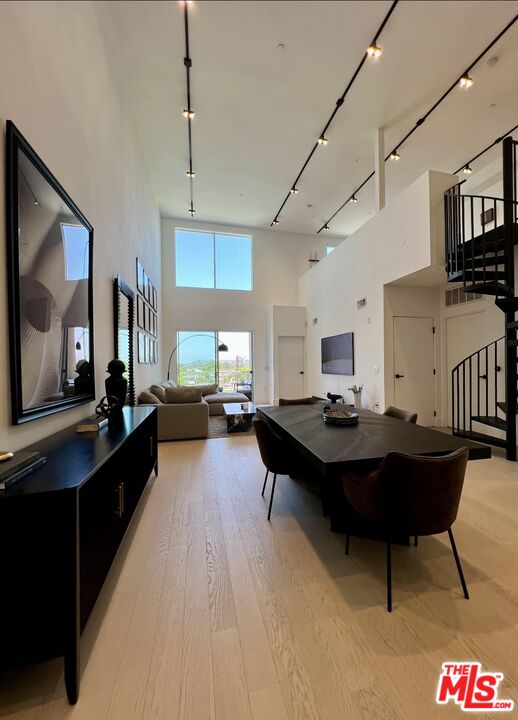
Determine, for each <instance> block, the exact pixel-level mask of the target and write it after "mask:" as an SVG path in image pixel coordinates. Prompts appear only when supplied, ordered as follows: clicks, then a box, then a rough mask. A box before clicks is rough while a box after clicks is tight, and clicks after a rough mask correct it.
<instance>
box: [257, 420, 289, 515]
mask: <svg viewBox="0 0 518 720" xmlns="http://www.w3.org/2000/svg"><path fill="white" fill-rule="evenodd" d="M252 424H253V427H254V430H255V437H256V438H257V444H258V446H259V453H260V454H261V460H262V461H263V463H264V466H265V468H266V475H265V476H264V483H263V491H262V493H261V495H262V496H263V497H264V491H265V490H266V482H267V480H268V474H269V473H273V483H272V493H271V495H270V505H269V507H268V520H269V519H270V517H271V514H272V503H273V494H274V492H275V483H276V482H277V475H290V474H292V473H294V466H295V462H290V459H289V457H288V456H287V451H286V445H285V443H284V441H283V439H282V437H281V436H280V435H278V434H277V433H276V432H275V430H274V429H273V428H272V427H271V425H270V424H269V423H268V422H266V420H264V419H263V418H262V417H258V416H257V415H256V416H255V417H254V418H253V420H252Z"/></svg>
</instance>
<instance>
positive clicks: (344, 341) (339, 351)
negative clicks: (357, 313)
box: [320, 332, 354, 375]
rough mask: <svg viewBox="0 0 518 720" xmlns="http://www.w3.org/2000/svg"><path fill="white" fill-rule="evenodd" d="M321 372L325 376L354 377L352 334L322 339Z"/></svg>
mask: <svg viewBox="0 0 518 720" xmlns="http://www.w3.org/2000/svg"><path fill="white" fill-rule="evenodd" d="M320 342H321V348H322V372H323V373H324V374H326V375H354V333H352V332H349V333H343V334H342V335H332V336H331V337H325V338H322V340H321V341H320Z"/></svg>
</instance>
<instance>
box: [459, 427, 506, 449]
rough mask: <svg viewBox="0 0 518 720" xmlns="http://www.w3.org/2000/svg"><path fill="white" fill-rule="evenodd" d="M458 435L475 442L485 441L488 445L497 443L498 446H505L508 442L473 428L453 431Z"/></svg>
mask: <svg viewBox="0 0 518 720" xmlns="http://www.w3.org/2000/svg"><path fill="white" fill-rule="evenodd" d="M453 434H454V435H455V436H456V437H463V438H466V440H473V441H474V442H480V443H485V444H486V445H495V446H496V447H501V448H505V447H507V443H506V441H505V440H502V439H501V438H496V437H493V436H492V435H485V434H484V433H478V432H474V431H473V430H459V431H458V432H454V433H453Z"/></svg>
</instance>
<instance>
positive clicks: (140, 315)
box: [137, 295, 144, 329]
mask: <svg viewBox="0 0 518 720" xmlns="http://www.w3.org/2000/svg"><path fill="white" fill-rule="evenodd" d="M137 327H139V328H142V329H144V301H143V300H142V298H141V297H140V295H137Z"/></svg>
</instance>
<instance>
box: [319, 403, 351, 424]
mask: <svg viewBox="0 0 518 720" xmlns="http://www.w3.org/2000/svg"><path fill="white" fill-rule="evenodd" d="M323 417H324V422H326V423H329V424H330V425H356V424H357V423H358V418H359V417H360V416H359V414H358V413H357V412H354V411H351V410H346V409H345V408H344V407H343V406H342V407H340V406H338V407H336V406H334V407H333V406H329V405H326V406H325V407H324V412H323Z"/></svg>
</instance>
